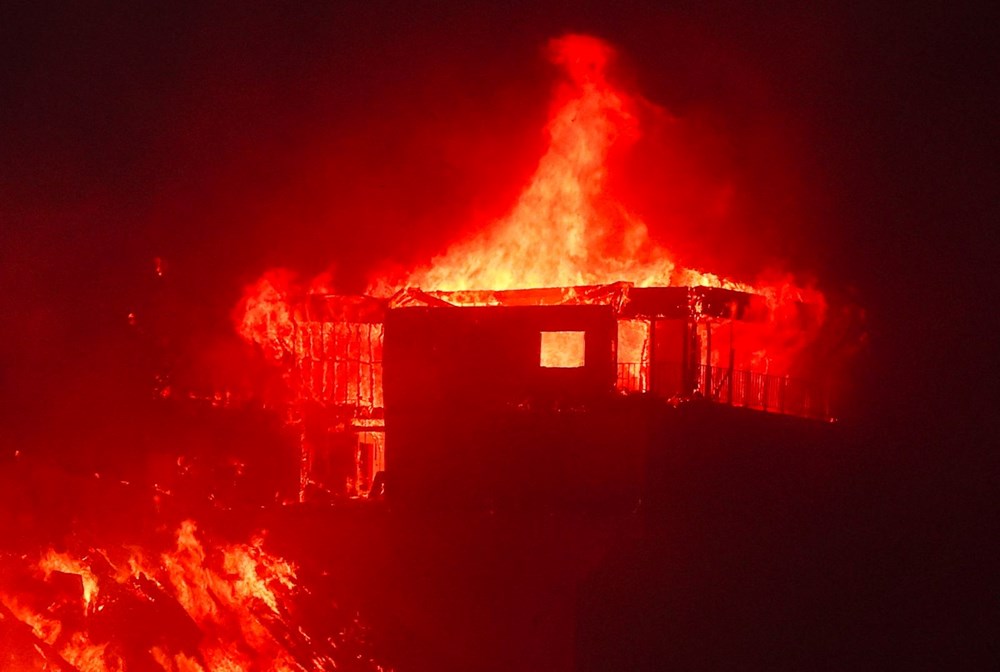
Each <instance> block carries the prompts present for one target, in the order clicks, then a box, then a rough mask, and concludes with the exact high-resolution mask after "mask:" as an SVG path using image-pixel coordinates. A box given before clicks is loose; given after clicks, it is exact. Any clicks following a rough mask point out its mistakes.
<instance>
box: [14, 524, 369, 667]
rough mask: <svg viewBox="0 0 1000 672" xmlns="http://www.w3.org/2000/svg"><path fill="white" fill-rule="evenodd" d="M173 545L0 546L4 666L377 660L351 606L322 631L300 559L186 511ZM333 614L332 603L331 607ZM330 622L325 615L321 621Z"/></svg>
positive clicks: (351, 663)
mask: <svg viewBox="0 0 1000 672" xmlns="http://www.w3.org/2000/svg"><path fill="white" fill-rule="evenodd" d="M174 542H175V543H174V545H173V547H172V548H166V549H164V550H161V551H158V552H151V551H150V550H149V549H142V548H138V547H132V546H120V547H117V548H104V549H101V548H88V549H87V550H86V551H84V552H82V553H79V554H77V553H73V552H59V551H56V550H55V549H53V548H48V549H47V550H45V551H43V552H41V553H39V554H37V555H34V556H33V555H30V554H13V553H11V554H7V555H5V556H0V563H2V571H0V576H2V577H3V578H2V580H0V642H2V646H0V656H2V657H0V667H2V668H3V669H5V670H18V671H20V670H25V671H27V670H39V671H41V670H60V671H67V672H68V671H73V670H78V671H80V672H124V671H131V670H166V671H169V672H214V671H233V672H236V671H242V670H255V669H256V670H280V671H282V672H297V671H304V670H333V669H338V670H344V669H348V670H383V669H385V668H383V667H382V666H381V665H379V664H378V663H377V662H375V660H374V659H373V657H372V656H371V654H370V652H369V651H368V645H367V643H366V640H365V630H364V627H363V626H362V625H361V624H360V622H359V621H358V619H357V617H356V616H355V617H352V618H349V619H346V621H345V622H344V623H343V624H342V627H340V628H339V629H337V630H336V631H335V632H328V631H327V630H328V629H329V623H330V622H331V619H326V622H325V623H324V624H316V623H312V624H308V623H306V622H305V621H306V620H308V619H306V618H305V617H304V616H303V610H302V609H300V607H301V606H302V603H303V602H304V601H306V600H309V599H315V598H314V597H313V596H311V595H310V592H309V591H308V590H306V589H305V588H303V587H302V586H301V585H300V584H299V581H298V577H297V571H296V567H295V566H294V565H292V564H291V563H289V562H286V561H285V560H283V559H281V558H278V557H276V556H274V555H271V554H270V553H268V552H267V551H266V550H264V542H263V539H262V537H260V536H257V537H255V538H254V539H252V540H251V541H250V542H249V543H211V542H210V541H208V539H207V536H206V535H204V534H203V533H200V532H199V531H198V528H197V525H196V524H195V523H194V521H191V520H185V521H183V522H182V523H181V524H180V526H179V528H178V529H177V530H176V533H175V535H174ZM324 611H325V612H326V613H327V614H328V615H330V614H331V613H334V612H335V611H336V610H335V609H331V608H327V609H325V610H324ZM324 626H325V627H324Z"/></svg>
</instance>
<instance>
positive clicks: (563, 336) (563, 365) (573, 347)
mask: <svg viewBox="0 0 1000 672" xmlns="http://www.w3.org/2000/svg"><path fill="white" fill-rule="evenodd" d="M586 343H587V342H586V333H585V332H583V331H543V332H542V346H541V347H542V350H541V355H540V357H539V360H540V361H539V363H540V364H541V366H542V367H543V368H547V369H578V368H580V367H581V366H584V364H585V363H586Z"/></svg>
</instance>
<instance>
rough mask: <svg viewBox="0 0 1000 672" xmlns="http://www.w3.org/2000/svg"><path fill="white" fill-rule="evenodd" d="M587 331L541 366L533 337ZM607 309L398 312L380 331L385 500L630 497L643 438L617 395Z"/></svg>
mask: <svg viewBox="0 0 1000 672" xmlns="http://www.w3.org/2000/svg"><path fill="white" fill-rule="evenodd" d="M546 331H572V332H583V333H584V334H585V342H586V350H585V358H584V362H583V365H582V366H579V367H575V368H548V367H544V366H541V348H542V345H541V333H542V332H546ZM616 338H617V323H616V319H615V315H614V313H613V311H612V309H611V308H610V307H609V306H524V307H504V308H500V307H474V308H404V309H397V310H393V311H390V312H389V314H388V316H387V319H386V327H385V379H384V380H385V399H386V441H387V444H388V445H389V446H391V450H392V455H391V458H390V459H389V460H388V462H387V480H388V488H387V493H388V494H389V495H390V496H391V497H392V498H393V499H394V500H395V501H397V502H400V503H404V504H407V505H411V504H412V505H422V504H427V505H439V504H445V505H449V506H451V505H459V506H463V505H468V506H474V507H480V506H486V507H490V506H525V507H531V506H537V505H539V504H543V505H544V504H553V505H558V504H561V503H566V502H580V501H582V500H594V499H601V498H606V497H627V494H628V492H629V491H630V489H631V492H632V493H633V494H634V492H635V487H636V484H637V483H638V474H639V468H640V456H641V446H642V445H643V443H644V442H643V441H642V439H641V437H640V436H639V435H640V434H641V433H642V431H643V422H642V415H641V413H640V412H639V411H638V405H637V403H636V402H635V400H627V399H623V398H621V397H620V396H618V395H616V393H615V390H614V384H615V375H616V358H615V345H616Z"/></svg>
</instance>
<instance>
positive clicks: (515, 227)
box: [406, 35, 750, 291]
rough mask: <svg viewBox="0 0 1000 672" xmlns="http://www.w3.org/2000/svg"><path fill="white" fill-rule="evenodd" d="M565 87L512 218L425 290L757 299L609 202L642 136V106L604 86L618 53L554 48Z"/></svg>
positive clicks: (583, 43) (435, 273) (573, 40)
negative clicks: (604, 290) (694, 265)
mask: <svg viewBox="0 0 1000 672" xmlns="http://www.w3.org/2000/svg"><path fill="white" fill-rule="evenodd" d="M550 54H551V58H552V60H553V62H554V63H556V64H557V65H560V66H562V67H563V68H564V70H565V72H566V75H567V80H566V81H565V82H564V83H563V84H562V86H561V89H560V91H559V94H558V95H557V101H558V104H557V105H556V106H555V107H554V110H553V113H552V116H551V118H550V120H549V123H548V135H549V146H548V149H547V151H546V152H545V154H544V155H543V156H542V158H541V159H540V160H539V163H538V167H537V168H536V170H535V173H534V175H533V176H532V178H531V180H530V181H529V183H528V185H527V186H526V187H525V189H524V191H523V192H522V193H521V196H520V197H519V198H518V200H517V203H516V204H515V205H514V207H513V209H512V210H511V212H510V213H509V214H508V215H507V216H506V217H504V218H502V219H501V220H499V221H497V222H495V223H494V224H493V225H492V226H491V227H489V228H488V229H486V230H485V231H482V232H480V233H479V234H477V235H475V236H474V237H472V238H470V239H468V240H466V241H463V242H460V243H458V244H456V245H453V246H452V247H451V248H450V249H448V250H447V252H445V253H444V254H443V255H441V256H439V257H437V258H435V259H434V260H433V261H432V262H431V263H430V265H429V266H427V267H425V268H421V269H419V270H417V271H415V272H413V273H412V274H411V275H410V276H409V278H408V279H407V281H406V284H407V285H408V286H413V287H420V288H422V289H425V290H469V289H492V290H503V289H524V288H535V287H567V286H576V285H597V284H607V283H612V282H617V281H623V280H624V281H627V282H632V283H634V284H635V285H637V286H640V287H647V286H653V285H657V286H667V285H689V286H690V285H708V286H716V287H728V288H732V289H742V290H744V291H746V290H749V289H750V288H749V287H746V286H744V285H741V284H739V283H735V282H730V281H725V280H722V279H721V278H718V277H717V276H714V275H712V274H709V273H700V272H697V271H693V270H689V269H683V268H680V267H679V266H678V265H677V264H676V263H675V262H674V260H673V257H672V255H671V254H669V253H668V252H667V251H666V250H664V249H663V248H661V247H659V246H658V245H656V244H655V243H654V242H653V241H651V240H650V237H649V232H648V230H647V227H646V224H645V223H644V222H643V221H642V220H640V219H639V218H638V217H636V216H635V215H633V214H632V213H630V212H629V211H628V210H627V209H626V208H625V207H624V206H622V205H621V204H620V203H618V202H616V201H614V200H613V199H611V198H610V197H609V196H608V195H607V193H606V192H605V186H606V181H607V159H608V155H609V153H610V152H611V150H612V148H613V146H614V145H615V143H617V142H621V141H627V140H631V139H634V138H636V137H637V136H638V132H639V129H638V126H637V123H636V120H635V117H634V115H633V114H632V112H631V110H632V109H633V107H634V101H633V100H632V99H631V98H630V97H629V96H627V95H626V94H624V93H623V92H621V91H618V90H617V89H615V88H614V87H613V86H612V85H611V83H610V82H609V81H608V79H607V77H606V68H607V65H608V63H609V62H610V61H611V59H612V58H613V57H614V51H613V49H612V48H611V46H610V45H608V44H607V43H606V42H603V41H601V40H598V39H596V38H593V37H587V36H582V35H569V36H566V37H563V38H560V39H557V40H553V41H552V42H551V44H550Z"/></svg>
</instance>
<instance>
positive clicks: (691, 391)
mask: <svg viewBox="0 0 1000 672" xmlns="http://www.w3.org/2000/svg"><path fill="white" fill-rule="evenodd" d="M654 366H655V368H654V369H653V370H652V372H650V370H649V369H650V367H648V366H642V365H640V364H638V363H635V362H621V363H619V364H618V381H617V387H618V389H619V390H621V391H623V392H647V391H649V390H650V389H652V391H653V392H654V393H656V394H660V395H661V396H667V397H681V398H684V397H687V398H702V399H708V400H710V401H714V402H716V403H720V404H726V405H728V406H739V407H743V408H752V409H756V410H759V411H766V412H768V413H781V414H784V415H797V416H802V417H807V418H818V419H823V420H829V419H830V418H831V417H832V415H831V412H830V403H829V391H828V389H827V387H826V386H825V385H823V384H821V383H819V382H817V381H813V380H807V379H804V378H798V377H794V376H775V375H770V374H766V373H757V372H755V371H748V370H744V369H729V368H726V367H720V366H705V365H699V366H695V367H692V368H691V369H690V370H689V371H688V375H687V376H686V379H685V376H683V375H682V374H681V370H680V369H681V367H680V365H679V364H678V363H676V362H665V363H662V364H657V365H654ZM650 373H652V383H651V381H650Z"/></svg>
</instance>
